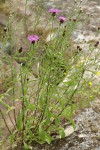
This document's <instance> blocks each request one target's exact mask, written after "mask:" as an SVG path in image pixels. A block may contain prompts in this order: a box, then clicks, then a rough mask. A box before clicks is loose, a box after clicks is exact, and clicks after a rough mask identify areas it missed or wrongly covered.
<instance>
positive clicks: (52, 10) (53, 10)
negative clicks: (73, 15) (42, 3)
mask: <svg viewBox="0 0 100 150" xmlns="http://www.w3.org/2000/svg"><path fill="white" fill-rule="evenodd" d="M49 12H50V13H52V16H53V17H54V16H55V15H56V14H57V13H59V12H61V10H59V9H55V8H51V9H49Z"/></svg>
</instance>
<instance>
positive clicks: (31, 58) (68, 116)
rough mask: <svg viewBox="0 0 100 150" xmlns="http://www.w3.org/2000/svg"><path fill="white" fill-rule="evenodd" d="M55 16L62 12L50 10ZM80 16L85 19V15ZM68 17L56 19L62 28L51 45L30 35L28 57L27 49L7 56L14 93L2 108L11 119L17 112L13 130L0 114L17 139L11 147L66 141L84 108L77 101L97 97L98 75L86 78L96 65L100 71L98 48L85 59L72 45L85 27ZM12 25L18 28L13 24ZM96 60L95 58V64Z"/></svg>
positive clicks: (9, 89)
mask: <svg viewBox="0 0 100 150" xmlns="http://www.w3.org/2000/svg"><path fill="white" fill-rule="evenodd" d="M49 12H50V13H51V14H52V16H53V17H54V16H55V15H56V14H58V13H59V14H60V12H61V10H59V9H50V10H49ZM77 16H78V17H80V15H79V14H78V15H77ZM67 18H68V17H67ZM67 18H66V17H63V16H60V17H59V21H58V19H57V20H56V18H55V21H56V24H57V25H56V26H57V28H56V27H55V26H54V25H53V26H52V31H54V34H55V35H56V36H55V38H53V39H51V41H49V42H47V41H46V38H45V39H44V38H43V37H42V36H41V35H39V33H38V34H37V33H34V34H29V36H28V37H25V39H24V41H25V42H24V44H25V45H27V49H28V50H27V52H26V53H25V52H24V50H23V47H20V48H19V47H17V52H16V51H15V53H14V54H13V55H12V56H11V58H10V57H8V55H7V56H6V59H8V61H7V63H8V65H9V66H10V68H11V79H10V83H9V88H8V90H7V91H6V92H5V93H3V94H1V95H0V103H2V104H3V105H4V106H5V107H6V109H7V113H8V114H10V113H14V119H13V120H12V118H11V117H10V120H11V122H12V125H13V128H12V130H11V129H10V127H9V126H8V124H7V121H6V119H5V117H4V116H3V113H2V110H0V113H1V115H2V117H3V119H4V122H5V124H6V127H7V128H8V131H9V133H10V135H11V136H10V139H11V142H12V143H13V142H14V143H16V145H18V144H19V145H21V146H22V148H24V149H31V147H30V145H31V144H32V143H33V142H34V141H35V142H38V143H40V144H43V143H45V142H47V143H48V144H50V143H51V142H52V141H53V140H55V136H54V135H57V136H58V135H59V137H60V138H63V137H65V132H64V124H65V121H66V122H67V121H70V122H71V123H72V125H73V127H75V123H74V121H73V120H72V117H73V114H74V112H75V110H76V109H77V107H78V106H77V103H76V101H77V99H79V97H81V99H83V100H84V97H85V99H88V97H89V96H90V95H91V93H92V92H93V91H92V90H91V88H92V86H93V84H92V85H91V86H90V82H91V83H92V78H93V73H94V72H95V71H94V72H93V73H92V75H91V77H90V78H88V79H87V78H85V77H84V74H85V71H87V70H89V69H88V68H89V66H91V65H92V66H93V65H94V66H96V67H95V68H96V72H98V63H97V62H96V60H97V57H98V55H99V53H98V55H96V56H92V53H93V51H94V50H95V47H97V44H96V45H95V46H93V47H90V50H89V51H88V53H87V55H86V56H83V54H82V49H81V51H80V47H79V46H77V47H76V48H75V47H74V46H73V42H72V33H73V31H74V30H75V29H76V27H77V24H78V23H79V22H77V21H75V22H74V21H72V20H71V19H70V18H68V19H67ZM78 19H80V18H77V20H78ZM59 22H60V23H61V24H62V23H65V27H63V26H60V25H59ZM50 23H51V20H50ZM53 23H54V22H53ZM8 25H9V27H11V26H12V24H11V23H10V22H9V24H8ZM59 26H60V27H59ZM48 27H49V26H48ZM50 27H51V26H50ZM36 28H37V26H36ZM45 30H46V29H45ZM7 32H8V33H7V35H8V37H7V38H8V39H12V38H13V34H11V33H9V32H11V30H8V31H7ZM43 32H44V31H43ZM58 35H59V36H58ZM6 40H7V39H6ZM43 40H44V41H43ZM27 41H29V43H28V42H27ZM18 49H19V50H18ZM72 49H73V50H74V52H73V51H71V50H72ZM23 53H24V55H23ZM69 53H70V55H68V54H69ZM92 57H94V59H91V58H92ZM19 59H22V60H24V61H25V65H23V62H22V63H20V66H19V70H16V67H14V62H15V61H16V60H19ZM34 64H36V66H37V70H38V71H37V77H34V76H33V74H34V73H33V70H32V69H33V66H34ZM90 72H91V71H90ZM8 81H9V80H7V82H8ZM18 83H19V84H18ZM88 83H89V84H88ZM17 85H18V86H17ZM16 86H17V89H16ZM17 92H18V94H16V93H17ZM86 93H88V94H87V95H86ZM92 94H93V93H92ZM8 95H9V96H11V100H12V101H13V103H12V104H11V105H10V104H9V103H8V104H6V102H5V99H4V98H5V97H6V96H8ZM78 96H79V97H78ZM16 100H17V102H19V108H16ZM9 116H10V115H9Z"/></svg>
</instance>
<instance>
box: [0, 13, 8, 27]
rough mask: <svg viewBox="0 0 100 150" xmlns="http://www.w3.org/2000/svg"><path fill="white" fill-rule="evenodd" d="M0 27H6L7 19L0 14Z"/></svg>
mask: <svg viewBox="0 0 100 150" xmlns="http://www.w3.org/2000/svg"><path fill="white" fill-rule="evenodd" d="M0 25H2V26H4V27H5V26H6V25H7V17H6V15H5V14H3V13H0Z"/></svg>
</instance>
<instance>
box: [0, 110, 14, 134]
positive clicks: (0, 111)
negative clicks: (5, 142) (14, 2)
mask: <svg viewBox="0 0 100 150" xmlns="http://www.w3.org/2000/svg"><path fill="white" fill-rule="evenodd" d="M0 113H1V116H2V118H3V120H4V123H5V125H6V127H7V129H8V131H9V133H10V134H12V132H11V130H10V128H9V126H8V125H7V122H6V119H5V117H4V115H3V112H2V110H0Z"/></svg>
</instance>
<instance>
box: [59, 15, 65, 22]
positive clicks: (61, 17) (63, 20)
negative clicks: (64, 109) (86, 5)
mask: <svg viewBox="0 0 100 150" xmlns="http://www.w3.org/2000/svg"><path fill="white" fill-rule="evenodd" d="M59 20H60V23H64V22H65V21H66V20H67V18H66V17H63V16H60V17H59Z"/></svg>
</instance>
